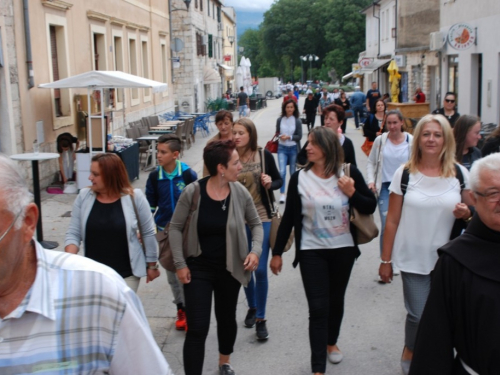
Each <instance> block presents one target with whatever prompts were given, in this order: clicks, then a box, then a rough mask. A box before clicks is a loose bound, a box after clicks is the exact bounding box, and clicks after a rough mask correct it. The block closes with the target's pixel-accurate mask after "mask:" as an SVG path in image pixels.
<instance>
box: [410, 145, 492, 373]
mask: <svg viewBox="0 0 500 375" xmlns="http://www.w3.org/2000/svg"><path fill="white" fill-rule="evenodd" d="M469 181H470V187H471V192H470V195H471V198H472V201H473V203H474V206H475V207H476V214H475V215H474V217H473V218H472V220H471V222H470V223H469V226H468V227H467V229H466V231H465V233H464V234H463V235H461V236H460V237H458V238H456V239H455V240H453V241H451V242H449V243H448V244H446V245H444V246H443V247H441V248H440V249H439V250H438V254H439V255H440V257H439V260H438V262H437V264H436V266H435V268H434V271H433V274H432V284H431V290H430V293H429V298H428V299H427V304H426V305H425V309H424V312H423V314H422V319H421V321H420V326H419V329H418V334H417V339H416V343H415V353H414V356H413V361H412V364H411V369H410V374H411V375H428V374H450V375H459V374H500V363H499V362H498V348H499V347H500V327H499V325H498V316H499V314H500V301H499V299H498V296H499V295H500V277H499V273H498V270H499V268H500V257H499V255H500V254H499V253H498V249H499V248H500V220H499V215H498V210H499V201H500V154H493V155H489V156H487V157H485V158H484V159H481V160H478V161H477V162H475V163H474V165H473V166H472V169H471V171H470V175H469Z"/></svg>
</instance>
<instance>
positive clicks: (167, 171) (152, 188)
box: [146, 134, 198, 331]
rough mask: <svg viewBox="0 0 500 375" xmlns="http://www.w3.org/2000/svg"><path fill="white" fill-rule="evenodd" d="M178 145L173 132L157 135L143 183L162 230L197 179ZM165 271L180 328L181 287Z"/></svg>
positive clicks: (182, 318)
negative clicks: (152, 164) (155, 160)
mask: <svg viewBox="0 0 500 375" xmlns="http://www.w3.org/2000/svg"><path fill="white" fill-rule="evenodd" d="M181 148H182V141H181V140H180V138H179V137H178V136H176V135H173V134H166V135H162V136H161V137H160V138H158V141H157V152H156V155H157V157H158V167H157V168H156V169H155V170H154V171H152V172H151V173H150V174H149V177H148V181H147V182H146V198H147V200H148V202H149V206H150V208H151V213H152V214H153V215H154V220H155V224H156V229H157V231H158V232H162V231H164V230H165V227H166V226H167V225H168V223H169V222H170V220H171V219H172V215H173V214H174V210H175V206H176V205H177V201H178V200H179V197H180V195H181V193H182V191H183V190H184V188H185V187H186V186H187V185H189V184H190V183H192V182H194V181H196V180H197V178H198V176H197V175H196V172H195V171H193V170H192V169H191V168H190V167H189V166H188V165H187V164H185V163H183V162H181V161H180V160H179V154H180V152H181ZM165 271H166V273H167V281H168V284H169V286H170V289H171V290H172V294H173V296H174V301H173V302H174V304H175V305H176V306H177V320H176V322H175V328H176V329H177V330H181V331H183V330H185V329H186V312H185V311H186V308H185V305H186V304H185V302H184V288H183V285H182V284H181V283H180V282H179V280H178V279H177V276H176V274H175V272H173V271H170V270H165Z"/></svg>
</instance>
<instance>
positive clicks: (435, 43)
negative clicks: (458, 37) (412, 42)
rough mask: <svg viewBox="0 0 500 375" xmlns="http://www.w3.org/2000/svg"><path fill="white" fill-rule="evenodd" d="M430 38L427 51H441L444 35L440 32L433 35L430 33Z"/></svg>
mask: <svg viewBox="0 0 500 375" xmlns="http://www.w3.org/2000/svg"><path fill="white" fill-rule="evenodd" d="M430 36H431V38H430V45H429V49H430V50H431V51H439V50H441V49H442V48H443V47H444V43H445V37H444V35H443V34H442V33H441V32H439V31H436V32H435V33H431V34H430Z"/></svg>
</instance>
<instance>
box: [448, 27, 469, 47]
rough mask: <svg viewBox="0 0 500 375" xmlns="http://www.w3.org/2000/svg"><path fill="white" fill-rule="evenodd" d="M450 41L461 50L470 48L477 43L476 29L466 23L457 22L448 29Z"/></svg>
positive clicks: (451, 44) (452, 45)
mask: <svg viewBox="0 0 500 375" xmlns="http://www.w3.org/2000/svg"><path fill="white" fill-rule="evenodd" d="M448 43H449V44H450V46H451V47H452V48H454V49H456V50H459V51H463V50H466V49H469V48H470V47H472V46H473V45H474V44H476V29H474V28H473V27H471V26H470V25H468V24H466V23H457V24H455V25H453V26H452V27H450V30H449V31H448Z"/></svg>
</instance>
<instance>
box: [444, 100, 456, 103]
mask: <svg viewBox="0 0 500 375" xmlns="http://www.w3.org/2000/svg"><path fill="white" fill-rule="evenodd" d="M444 101H445V102H446V103H455V99H445V100H444Z"/></svg>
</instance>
